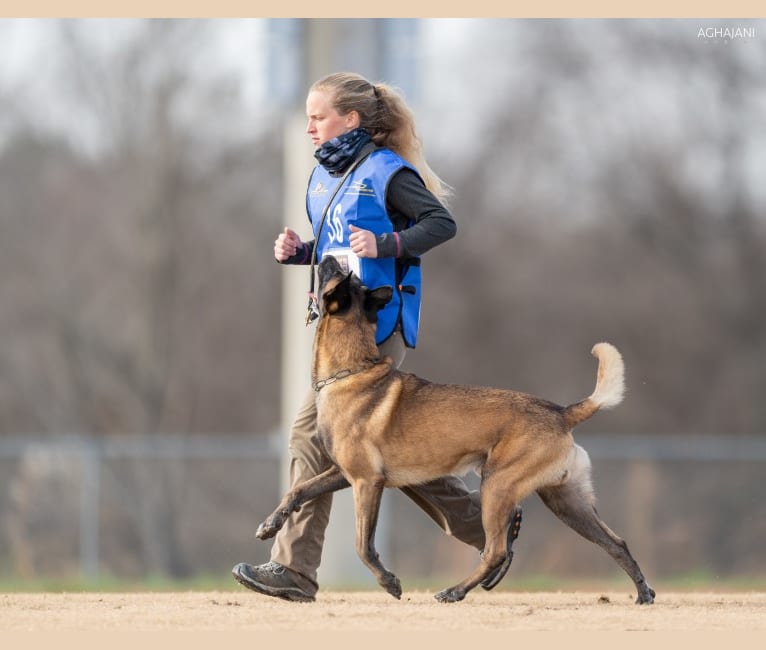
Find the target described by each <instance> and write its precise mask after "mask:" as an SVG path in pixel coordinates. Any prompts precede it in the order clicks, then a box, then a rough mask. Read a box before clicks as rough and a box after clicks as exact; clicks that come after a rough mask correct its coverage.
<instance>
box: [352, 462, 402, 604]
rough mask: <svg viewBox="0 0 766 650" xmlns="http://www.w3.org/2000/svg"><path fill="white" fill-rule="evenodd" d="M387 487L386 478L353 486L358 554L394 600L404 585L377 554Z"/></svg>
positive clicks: (356, 481) (354, 483)
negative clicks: (385, 486)
mask: <svg viewBox="0 0 766 650" xmlns="http://www.w3.org/2000/svg"><path fill="white" fill-rule="evenodd" d="M384 484H385V479H384V478H383V477H382V476H379V477H376V478H374V479H372V480H368V479H358V480H355V481H353V483H352V485H353V489H354V509H355V511H356V552H357V554H358V555H359V558H360V559H361V560H362V562H364V564H365V566H367V568H368V569H369V570H370V571H371V572H372V574H373V575H374V576H375V578H376V579H377V580H378V584H379V585H380V586H381V587H383V589H385V590H386V591H387V592H388V593H389V594H391V595H392V596H393V597H394V598H397V599H400V598H401V597H402V585H401V583H400V582H399V578H397V577H396V576H395V575H394V574H393V573H391V572H390V571H388V570H387V569H386V567H384V566H383V563H382V562H381V561H380V557H379V556H378V553H377V551H376V550H375V527H376V525H377V523H378V513H379V511H380V501H381V498H382V496H383V486H384Z"/></svg>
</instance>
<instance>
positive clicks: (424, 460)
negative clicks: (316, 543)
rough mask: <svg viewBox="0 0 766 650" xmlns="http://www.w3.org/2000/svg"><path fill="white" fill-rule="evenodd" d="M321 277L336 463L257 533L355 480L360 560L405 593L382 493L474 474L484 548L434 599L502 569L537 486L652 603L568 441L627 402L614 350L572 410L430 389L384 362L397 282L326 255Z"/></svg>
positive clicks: (315, 373) (322, 418)
mask: <svg viewBox="0 0 766 650" xmlns="http://www.w3.org/2000/svg"><path fill="white" fill-rule="evenodd" d="M318 273H319V297H320V298H319V309H320V320H319V323H318V326H317V331H316V336H315V339H314V354H313V366H312V381H313V386H314V389H315V390H316V391H317V411H318V419H317V421H318V431H319V435H320V436H321V439H322V442H323V444H324V446H325V448H326V451H327V453H328V455H329V457H330V458H332V459H333V461H334V462H335V464H336V467H333V468H332V469H330V470H328V471H327V472H324V473H323V474H320V475H319V476H317V477H315V478H313V479H311V480H309V481H306V482H304V483H302V484H300V485H298V486H296V487H295V488H294V489H292V490H291V491H290V492H288V493H287V494H286V495H285V496H284V498H283V499H282V501H281V503H280V504H279V507H278V508H277V509H276V510H275V511H274V512H273V513H272V514H271V515H270V516H269V517H268V518H267V519H266V521H264V522H263V523H262V524H261V525H260V526H259V528H258V531H257V533H256V536H257V537H259V538H260V539H267V538H269V537H272V536H273V535H275V534H276V532H277V531H278V530H279V529H280V528H281V527H282V525H283V524H284V521H285V519H286V518H287V517H288V516H289V515H290V513H292V512H294V511H297V510H298V509H299V508H300V506H301V505H302V504H303V503H305V502H306V501H308V500H310V499H312V498H314V497H315V496H318V495H319V494H323V493H325V492H331V491H334V490H338V489H341V488H343V487H347V486H348V485H349V484H350V485H351V486H352V488H353V492H354V506H355V510H356V522H357V523H356V549H357V553H358V554H359V557H360V558H361V560H362V562H364V564H365V565H366V566H367V567H368V568H369V569H370V571H372V573H373V574H374V575H375V577H376V578H377V580H378V583H379V584H380V585H381V586H382V587H383V588H384V589H386V591H388V592H389V593H390V594H391V595H393V596H394V597H396V598H400V597H401V593H402V589H401V585H400V583H399V580H398V578H397V577H396V576H395V575H394V574H393V573H391V572H389V571H388V570H387V569H386V568H385V567H384V566H383V564H382V563H381V562H380V559H379V558H378V554H377V553H376V551H375V546H374V533H375V524H376V522H377V518H378V510H379V507H380V500H381V496H382V494H383V488H385V487H402V486H406V485H413V484H419V483H424V482H426V481H430V480H433V479H435V478H438V477H440V476H445V475H447V474H459V473H464V472H466V471H467V470H469V469H472V468H475V469H476V470H477V472H478V473H479V474H480V476H481V506H482V524H483V526H484V531H485V536H486V544H485V547H484V552H483V554H482V557H481V562H480V563H479V565H478V567H477V568H476V569H475V570H474V572H473V573H472V574H471V575H470V576H469V577H468V578H466V579H465V580H464V581H463V582H461V583H459V584H457V585H455V586H454V587H451V588H449V589H446V590H444V591H442V592H440V593H438V594H436V596H435V597H436V599H437V600H439V601H442V602H454V601H459V600H462V599H463V598H464V597H465V595H466V593H467V592H468V591H469V590H471V589H473V588H474V587H475V586H476V585H478V584H480V583H481V582H482V581H484V580H486V579H487V577H488V576H491V574H492V572H493V571H495V570H497V568H498V567H501V566H502V565H503V563H504V560H505V559H506V557H507V556H506V532H507V529H508V525H509V523H510V516H511V515H512V513H513V512H514V508H515V506H516V505H517V504H518V503H520V502H521V500H522V499H524V497H526V496H527V495H529V494H530V493H531V492H534V491H537V493H538V494H539V495H540V497H541V499H542V500H543V502H544V503H545V505H547V506H548V507H549V508H550V509H551V510H552V511H553V512H554V513H555V514H556V516H558V517H559V518H560V519H561V520H562V521H563V522H564V523H565V524H567V525H568V526H570V527H571V528H572V529H574V530H575V531H577V532H578V533H579V534H580V535H582V536H583V537H585V538H586V539H589V540H590V541H592V542H594V543H596V544H598V545H599V546H601V547H602V548H603V549H604V550H606V552H607V553H609V555H611V556H612V557H613V558H614V559H615V561H616V562H617V563H618V564H619V565H620V566H621V567H622V568H623V569H624V570H625V571H626V573H627V574H628V575H629V576H630V577H631V579H632V580H633V582H634V583H635V585H636V589H637V590H638V598H637V600H636V602H637V603H652V602H654V595H655V593H654V591H653V590H652V589H651V587H649V585H648V584H647V583H646V580H645V579H644V576H643V574H642V573H641V569H640V568H639V566H638V564H637V563H636V561H635V560H634V559H633V557H632V556H631V554H630V552H629V551H628V547H627V545H626V544H625V542H624V541H623V540H622V539H620V538H619V537H618V536H617V535H615V534H614V533H613V532H612V531H611V530H610V529H609V528H608V527H607V525H606V524H605V523H604V522H603V521H602V520H601V519H600V518H599V516H598V514H597V512H596V509H595V507H594V503H595V498H594V495H593V488H592V486H591V480H590V460H589V458H588V454H587V453H586V452H585V450H584V449H582V448H581V447H579V446H578V445H576V444H575V443H574V440H573V438H572V428H573V427H574V426H575V425H576V424H578V423H580V422H582V421H583V420H586V419H587V418H589V417H591V416H592V415H593V414H594V413H595V412H596V411H598V410H599V409H600V408H608V407H611V406H615V405H617V404H618V403H619V402H620V401H621V400H622V395H623V390H624V388H623V374H624V369H623V363H622V358H621V356H620V354H619V352H618V351H617V350H616V349H615V348H614V347H613V346H611V345H610V344H608V343H599V344H597V345H596V346H595V347H594V348H593V354H594V355H595V356H596V357H597V358H598V360H599V366H598V376H597V380H596V389H595V390H594V392H593V394H592V395H591V396H590V397H588V398H587V399H585V400H583V401H582V402H578V403H577V404H572V405H571V406H567V407H563V406H559V405H557V404H554V403H552V402H548V401H546V400H544V399H541V398H539V397H534V396H532V395H527V394H524V393H518V392H515V391H510V390H500V389H494V388H473V387H466V386H454V385H440V384H434V383H431V382H428V381H426V380H425V379H421V378H420V377H417V376H415V375H412V374H407V373H403V372H400V371H398V370H396V369H395V368H394V367H393V364H392V362H391V359H390V358H388V357H386V358H384V359H379V358H378V351H377V346H376V345H375V322H376V320H377V311H378V309H380V307H382V306H383V305H384V304H386V303H387V302H388V301H389V300H390V298H391V295H392V289H391V287H382V288H380V289H376V290H372V291H371V290H368V289H366V288H365V287H363V286H361V283H360V281H359V279H358V278H357V277H356V276H355V275H353V274H346V273H344V272H343V271H342V269H341V267H340V265H339V264H338V262H337V261H336V260H335V258H333V257H331V256H327V257H325V259H323V260H322V263H321V264H320V265H319V269H318ZM505 568H506V569H507V567H505ZM500 578H502V575H500V576H499V577H497V578H496V579H495V580H493V582H494V584H496V582H497V581H498V580H499V579H500Z"/></svg>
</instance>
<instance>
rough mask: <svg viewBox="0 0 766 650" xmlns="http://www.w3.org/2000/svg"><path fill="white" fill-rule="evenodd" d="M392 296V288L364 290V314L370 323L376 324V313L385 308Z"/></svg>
mask: <svg viewBox="0 0 766 650" xmlns="http://www.w3.org/2000/svg"><path fill="white" fill-rule="evenodd" d="M393 295H394V289H393V287H389V286H388V285H386V286H383V287H378V288H377V289H366V288H365V290H364V313H365V316H367V320H369V321H370V322H371V323H377V322H378V312H379V311H380V310H381V309H383V307H385V306H386V305H387V304H388V303H389V301H390V300H391V298H392V297H393Z"/></svg>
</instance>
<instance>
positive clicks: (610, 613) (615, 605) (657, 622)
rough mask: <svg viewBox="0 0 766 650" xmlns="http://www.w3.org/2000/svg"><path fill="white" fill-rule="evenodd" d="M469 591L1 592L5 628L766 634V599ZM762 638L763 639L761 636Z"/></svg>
mask: <svg viewBox="0 0 766 650" xmlns="http://www.w3.org/2000/svg"><path fill="white" fill-rule="evenodd" d="M479 591H480V590H476V592H472V593H471V594H469V595H468V597H467V598H466V600H464V601H463V602H462V603H457V604H441V603H438V602H436V601H435V600H434V598H433V595H432V594H431V593H430V592H411V593H406V592H405V594H404V595H403V596H402V600H401V601H398V602H397V601H395V600H394V599H392V598H391V597H390V596H388V595H387V594H385V593H383V592H382V591H381V592H353V593H344V592H320V594H319V597H318V599H317V601H316V602H315V603H306V604H296V603H287V602H284V601H280V600H275V599H272V598H266V597H263V596H260V595H258V594H254V593H250V592H247V591H244V590H243V591H241V592H238V591H232V592H229V591H226V592H223V591H221V592H183V593H117V594H115V593H71V594H67V593H64V594H59V593H42V594H29V593H9V594H0V632H9V631H39V632H61V631H91V632H107V631H109V632H114V631H125V632H128V631H131V632H133V631H178V630H183V631H186V632H188V631H192V632H193V631H200V632H202V631H229V632H231V631H279V630H290V631H304V632H319V631H336V630H343V631H382V632H391V631H403V632H416V631H424V632H426V631H438V632H450V631H456V632H457V631H461V632H462V631H477V632H478V631H513V630H519V631H522V630H527V631H532V630H543V631H573V630H576V631H584V630H591V631H625V630H654V631H696V632H700V631H707V630H710V631H739V632H744V631H760V632H763V631H766V593H753V592H751V593H725V594H722V593H659V594H658V598H657V601H656V603H655V604H654V605H650V606H638V605H634V604H633V599H634V597H635V595H634V594H633V593H629V592H628V591H627V590H626V591H624V592H611V591H606V592H555V593H538V592H535V593H516V592H502V591H501V592H490V593H486V592H480V593H479ZM759 636H760V634H759Z"/></svg>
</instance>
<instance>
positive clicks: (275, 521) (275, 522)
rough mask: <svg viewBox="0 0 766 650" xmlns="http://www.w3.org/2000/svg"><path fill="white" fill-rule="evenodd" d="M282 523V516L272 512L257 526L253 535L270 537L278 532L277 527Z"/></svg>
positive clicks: (283, 519)
mask: <svg viewBox="0 0 766 650" xmlns="http://www.w3.org/2000/svg"><path fill="white" fill-rule="evenodd" d="M284 523H285V517H284V516H281V515H280V514H274V515H272V516H271V517H269V518H268V519H267V520H266V521H264V522H263V523H262V524H261V525H260V526H258V530H256V531H255V536H256V538H258V539H271V538H272V537H274V535H276V534H277V533H278V532H279V529H280V528H282V526H283V525H284Z"/></svg>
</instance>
